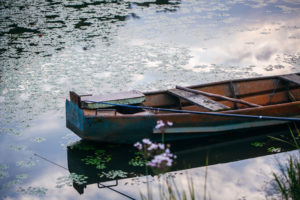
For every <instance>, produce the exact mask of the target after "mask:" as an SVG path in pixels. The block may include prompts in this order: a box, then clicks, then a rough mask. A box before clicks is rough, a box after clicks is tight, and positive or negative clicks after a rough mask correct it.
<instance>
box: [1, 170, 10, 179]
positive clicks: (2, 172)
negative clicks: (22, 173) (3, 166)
mask: <svg viewBox="0 0 300 200" xmlns="http://www.w3.org/2000/svg"><path fill="white" fill-rule="evenodd" d="M7 177H9V175H8V172H5V171H0V178H7Z"/></svg>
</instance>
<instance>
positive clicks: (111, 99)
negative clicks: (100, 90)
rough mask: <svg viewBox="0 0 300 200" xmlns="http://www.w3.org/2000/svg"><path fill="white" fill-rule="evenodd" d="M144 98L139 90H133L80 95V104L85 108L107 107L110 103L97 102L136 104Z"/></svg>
mask: <svg viewBox="0 0 300 200" xmlns="http://www.w3.org/2000/svg"><path fill="white" fill-rule="evenodd" d="M144 100H145V95H144V94H143V93H141V92H139V91H136V90H133V91H128V92H119V93H114V94H109V95H98V96H82V97H81V105H82V107H83V108H87V109H97V108H107V107H112V106H111V105H107V104H101V103H97V102H107V103H114V104H124V105H127V104H137V103H141V102H143V101H144Z"/></svg>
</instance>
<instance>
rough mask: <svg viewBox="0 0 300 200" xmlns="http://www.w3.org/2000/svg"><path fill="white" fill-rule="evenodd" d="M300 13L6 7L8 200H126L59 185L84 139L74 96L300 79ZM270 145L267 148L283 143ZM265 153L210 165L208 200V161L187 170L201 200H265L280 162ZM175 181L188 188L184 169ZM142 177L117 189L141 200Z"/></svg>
mask: <svg viewBox="0 0 300 200" xmlns="http://www.w3.org/2000/svg"><path fill="white" fill-rule="evenodd" d="M299 11H300V2H299V1H297V0H294V1H293V0H282V1H280V0H264V1H257V0H250V1H244V0H230V1H221V0H218V1H215V0H214V1H196V0H189V1H180V0H174V1H167V0H157V1H142V0H141V1H139V0H135V1H134V0H127V1H126V0H124V1H113V0H111V1H96V0H84V1H82V0H80V1H77V0H73V1H69V0H64V1H56V0H41V1H34V0H22V1H20V0H16V1H2V0H1V1H0V26H1V29H0V116H1V117H0V143H1V145H0V188H1V189H0V198H2V199H34V198H36V199H40V198H45V199H121V198H124V199H128V198H127V197H125V196H123V195H121V194H119V193H117V192H115V191H112V190H110V189H99V188H98V186H97V184H90V185H88V186H87V187H86V189H85V191H84V193H83V194H82V195H80V194H79V193H78V192H77V191H76V189H74V188H73V187H70V186H68V185H67V184H65V185H63V186H62V187H61V188H57V186H58V185H59V184H58V183H57V182H58V180H61V179H63V178H65V179H63V180H64V181H65V183H66V182H68V180H70V178H69V174H70V173H69V171H68V170H66V169H64V168H69V167H68V160H69V159H70V158H69V156H68V155H69V154H68V149H69V148H67V146H72V145H74V144H73V143H74V142H78V141H79V140H80V139H79V138H78V137H77V136H76V135H75V134H73V133H72V132H71V131H69V130H68V129H67V128H66V127H65V111H64V104H65V99H66V98H67V97H68V93H69V91H70V90H74V91H76V92H78V93H80V94H90V93H93V94H102V93H111V92H118V91H127V90H131V89H137V90H141V91H152V90H156V89H165V88H171V87H173V86H175V85H177V84H178V85H191V84H199V83H206V82H211V81H219V80H226V79H233V78H246V77H257V76H266V75H277V74H285V73H293V72H300V26H299V24H300V22H299V21H300V12H299ZM266 134H269V133H268V132H267V130H266ZM270 134H271V133H270ZM264 140H266V141H269V139H268V138H267V137H265V139H264ZM253 142H255V141H248V142H247V144H248V145H247V146H248V147H249V148H250V149H251V148H253V146H252V145H251V144H252V143H253ZM265 143H267V144H269V146H266V147H265V149H264V151H267V147H268V148H270V147H272V146H276V145H277V146H278V145H280V144H277V143H275V144H273V143H272V142H271V143H270V141H269V142H265ZM177 145H178V147H176V146H177ZM205 145H206V144H201V145H199V146H200V147H201V146H205ZM211 145H212V146H209V147H207V148H210V149H217V148H216V147H215V146H214V145H213V144H211ZM230 145H231V144H230ZM230 145H229V146H230ZM173 147H174V148H175V149H176V148H179V147H180V144H172V148H173ZM200 147H199V148H200ZM97 148H100V149H101V148H108V147H107V146H103V147H97ZM118 148H120V147H111V149H114V151H115V150H118ZM121 148H125V149H127V148H129V149H130V148H132V147H123V146H122V147H121ZM197 148H198V147H197V145H196V147H195V146H194V147H193V148H192V149H197ZM232 148H234V146H231V147H230V148H229V149H232ZM256 149H257V148H256ZM281 150H282V151H289V152H287V153H280V154H276V156H277V157H278V158H279V159H281V160H285V159H286V158H288V155H289V154H296V153H297V152H295V151H290V150H291V149H289V148H288V147H286V146H283V147H282V149H281ZM130 151H131V150H130ZM132 151H134V150H132ZM193 151H196V150H193ZM260 151H262V150H260ZM107 152H108V150H107ZM196 152H197V151H196ZM233 152H234V151H233ZM245 152H247V151H245ZM230 154H231V153H229V155H230ZM75 155H77V153H75ZM79 155H81V154H80V153H79ZM255 155H256V156H255ZM255 155H251V156H249V157H248V158H249V159H246V158H247V156H245V157H239V156H235V155H233V156H232V159H228V160H226V161H221V159H220V162H226V163H225V164H220V162H218V161H216V162H215V165H212V166H209V167H207V174H208V176H207V191H206V192H207V193H206V192H205V191H203V190H202V189H203V188H204V187H203V184H204V177H205V170H206V167H203V162H202V164H201V165H196V164H195V165H191V167H186V168H192V169H189V170H187V171H188V173H189V174H192V176H193V180H194V185H195V186H197V187H199V188H200V189H199V198H202V197H203V196H202V195H203V194H204V193H205V194H207V196H209V197H211V199H224V198H225V197H226V198H225V199H265V191H263V189H262V188H263V187H262V186H263V185H264V181H266V182H268V181H270V178H271V177H272V176H271V172H272V170H276V159H275V157H274V156H273V155H269V156H263V155H266V154H262V153H257V154H255ZM205 156H206V155H203V157H202V158H205ZM75 157H76V156H75ZM117 157H118V156H117ZM44 158H45V159H47V160H45V159H44ZM187 158H191V160H192V159H193V158H196V156H195V154H191V157H187ZM178 159H180V154H179V155H178ZM239 159H241V161H238V160H239ZM49 161H51V162H54V163H56V164H59V165H60V166H57V165H55V164H53V163H51V162H49ZM182 162H184V161H182ZM187 162H188V161H187ZM126 163H127V162H126ZM111 168H113V167H111ZM130 169H131V168H130ZM114 170H117V169H115V168H114ZM130 171H131V170H130ZM141 173H142V172H141ZM172 173H177V174H179V175H178V176H176V177H175V179H176V181H178V183H184V182H185V181H186V177H185V169H183V168H179V167H178V168H176V169H175V171H173V172H172ZM181 173H182V174H183V175H181ZM61 177H63V178H61ZM68 178H69V179H68ZM156 178H157V177H155V178H154V179H156ZM140 179H143V180H139V179H134V178H133V179H132V178H130V179H129V178H128V179H126V178H125V179H122V180H120V181H119V183H118V186H117V187H114V188H115V189H116V190H118V191H121V192H122V193H126V194H127V195H129V196H131V197H133V198H139V197H140V195H139V191H141V192H145V189H146V185H147V184H143V182H145V177H144V176H142V177H141V178H140ZM69 182H70V181H69ZM105 184H106V182H105ZM108 184H109V183H108ZM224 185H226V187H223V186H224ZM152 187H153V188H154V189H155V188H156V187H157V184H156V185H155V180H154V182H153V185H152ZM197 191H198V190H197Z"/></svg>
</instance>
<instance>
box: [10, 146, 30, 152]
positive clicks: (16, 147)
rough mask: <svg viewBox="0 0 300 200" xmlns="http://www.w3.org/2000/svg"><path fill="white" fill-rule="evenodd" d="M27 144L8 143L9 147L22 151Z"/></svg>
mask: <svg viewBox="0 0 300 200" xmlns="http://www.w3.org/2000/svg"><path fill="white" fill-rule="evenodd" d="M26 148H27V146H25V145H10V146H9V149H11V150H14V151H22V150H25V149H26Z"/></svg>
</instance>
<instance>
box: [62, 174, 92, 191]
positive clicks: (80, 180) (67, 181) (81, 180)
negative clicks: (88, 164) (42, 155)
mask: <svg viewBox="0 0 300 200" xmlns="http://www.w3.org/2000/svg"><path fill="white" fill-rule="evenodd" d="M87 179H88V177H87V176H84V175H79V174H76V173H70V174H69V175H66V176H61V177H58V178H57V179H56V187H57V188H62V187H64V186H65V185H66V186H72V185H73V182H75V183H77V184H79V185H82V184H85V183H87V181H86V180H87Z"/></svg>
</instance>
